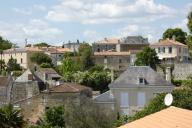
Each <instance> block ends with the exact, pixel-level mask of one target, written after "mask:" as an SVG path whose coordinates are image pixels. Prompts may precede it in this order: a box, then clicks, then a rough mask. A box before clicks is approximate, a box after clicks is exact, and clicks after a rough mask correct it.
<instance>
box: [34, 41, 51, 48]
mask: <svg viewBox="0 0 192 128" xmlns="http://www.w3.org/2000/svg"><path fill="white" fill-rule="evenodd" d="M34 46H37V47H49V46H50V45H49V44H47V43H45V42H41V43H37V44H34Z"/></svg>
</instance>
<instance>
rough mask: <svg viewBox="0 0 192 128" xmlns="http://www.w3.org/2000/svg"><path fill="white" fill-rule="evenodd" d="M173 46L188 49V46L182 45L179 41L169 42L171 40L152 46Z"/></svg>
mask: <svg viewBox="0 0 192 128" xmlns="http://www.w3.org/2000/svg"><path fill="white" fill-rule="evenodd" d="M173 45H175V46H185V47H187V45H185V44H182V43H180V42H178V41H174V40H169V39H166V40H161V41H159V42H158V43H155V44H152V45H151V46H173Z"/></svg>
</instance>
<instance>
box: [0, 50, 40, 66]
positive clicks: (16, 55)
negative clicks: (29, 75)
mask: <svg viewBox="0 0 192 128" xmlns="http://www.w3.org/2000/svg"><path fill="white" fill-rule="evenodd" d="M35 52H43V51H42V50H40V49H39V48H34V47H25V48H11V49H7V50H4V51H3V54H2V59H3V60H4V61H5V64H7V63H8V61H9V59H11V57H12V58H13V59H16V60H17V63H18V64H20V66H21V67H22V68H24V69H27V68H30V67H31V66H32V63H31V60H30V57H31V55H32V54H33V53H35Z"/></svg>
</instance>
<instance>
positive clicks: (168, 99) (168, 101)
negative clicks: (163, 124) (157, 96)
mask: <svg viewBox="0 0 192 128" xmlns="http://www.w3.org/2000/svg"><path fill="white" fill-rule="evenodd" d="M172 103H173V95H172V94H171V93H168V94H167V95H166V96H165V98H164V104H165V105H166V106H170V105H171V104H172Z"/></svg>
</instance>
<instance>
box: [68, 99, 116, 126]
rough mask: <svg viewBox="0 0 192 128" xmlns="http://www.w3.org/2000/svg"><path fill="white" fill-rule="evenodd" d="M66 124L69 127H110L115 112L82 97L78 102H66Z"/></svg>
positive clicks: (112, 123)
mask: <svg viewBox="0 0 192 128" xmlns="http://www.w3.org/2000/svg"><path fill="white" fill-rule="evenodd" d="M65 108H66V111H65V116H66V126H67V127H70V128H112V127H113V125H114V121H115V114H114V113H113V112H112V111H109V110H108V109H103V108H100V107H99V106H97V104H95V103H93V101H91V100H89V99H86V98H84V97H82V99H81V102H80V103H74V102H70V101H69V103H67V104H66V107H65Z"/></svg>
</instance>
